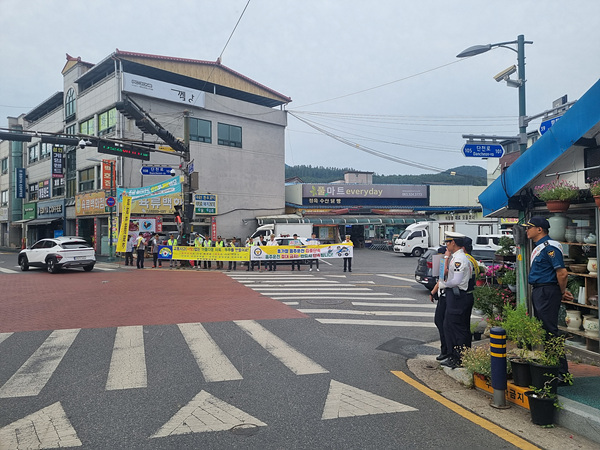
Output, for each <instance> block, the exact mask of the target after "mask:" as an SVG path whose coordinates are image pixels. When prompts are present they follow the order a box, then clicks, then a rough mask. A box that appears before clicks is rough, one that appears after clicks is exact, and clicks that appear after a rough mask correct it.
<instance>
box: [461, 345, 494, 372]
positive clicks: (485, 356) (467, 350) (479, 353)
mask: <svg viewBox="0 0 600 450" xmlns="http://www.w3.org/2000/svg"><path fill="white" fill-rule="evenodd" d="M460 355H461V357H460V360H461V365H462V367H464V368H465V369H467V370H468V371H469V372H471V374H472V375H475V374H479V375H480V376H481V377H482V378H485V379H488V380H489V379H490V377H491V376H492V359H491V356H490V346H489V345H476V346H473V347H464V348H463V349H462V351H461V352H460Z"/></svg>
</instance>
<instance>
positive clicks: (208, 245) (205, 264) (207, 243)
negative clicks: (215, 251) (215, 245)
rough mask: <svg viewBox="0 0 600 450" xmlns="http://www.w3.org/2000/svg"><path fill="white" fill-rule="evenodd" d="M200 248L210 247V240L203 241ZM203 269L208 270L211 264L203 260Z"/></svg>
mask: <svg viewBox="0 0 600 450" xmlns="http://www.w3.org/2000/svg"><path fill="white" fill-rule="evenodd" d="M202 247H204V248H209V247H212V241H211V240H210V239H204V242H203V243H202ZM204 268H205V269H208V270H210V268H211V262H210V261H207V260H204Z"/></svg>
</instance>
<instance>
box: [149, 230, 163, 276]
mask: <svg viewBox="0 0 600 450" xmlns="http://www.w3.org/2000/svg"><path fill="white" fill-rule="evenodd" d="M159 245H160V238H159V236H158V234H155V235H154V237H153V238H152V240H151V241H150V247H151V248H152V268H153V269H155V268H156V266H157V263H158V267H162V261H161V260H159V259H158V247H159Z"/></svg>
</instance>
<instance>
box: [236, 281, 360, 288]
mask: <svg viewBox="0 0 600 450" xmlns="http://www.w3.org/2000/svg"><path fill="white" fill-rule="evenodd" d="M328 283H334V284H311V285H310V287H307V286H309V285H308V283H304V282H302V283H269V284H266V283H265V284H260V285H257V284H250V285H248V287H249V288H251V289H254V290H258V289H262V288H275V287H277V288H279V287H286V288H287V287H298V288H307V289H313V288H319V290H321V288H328V287H332V286H335V289H334V290H337V288H338V287H354V284H345V283H338V282H337V281H330V282H328ZM369 290H370V289H369Z"/></svg>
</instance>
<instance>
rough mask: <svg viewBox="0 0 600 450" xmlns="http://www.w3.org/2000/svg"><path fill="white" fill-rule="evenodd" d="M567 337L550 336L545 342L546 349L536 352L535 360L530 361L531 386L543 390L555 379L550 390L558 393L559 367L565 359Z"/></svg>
mask: <svg viewBox="0 0 600 450" xmlns="http://www.w3.org/2000/svg"><path fill="white" fill-rule="evenodd" d="M565 354H566V350H565V336H550V337H549V338H548V337H547V338H546V340H545V341H544V348H543V350H541V351H535V352H534V355H533V358H531V359H530V360H529V371H530V372H531V384H532V385H533V386H534V387H536V388H543V387H544V385H545V383H546V381H547V380H548V379H549V378H552V379H553V382H552V383H551V384H550V388H551V389H552V392H553V393H556V390H557V388H558V367H559V364H560V360H561V358H564V357H565Z"/></svg>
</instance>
